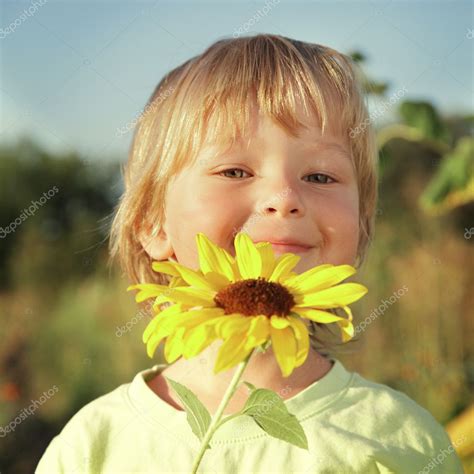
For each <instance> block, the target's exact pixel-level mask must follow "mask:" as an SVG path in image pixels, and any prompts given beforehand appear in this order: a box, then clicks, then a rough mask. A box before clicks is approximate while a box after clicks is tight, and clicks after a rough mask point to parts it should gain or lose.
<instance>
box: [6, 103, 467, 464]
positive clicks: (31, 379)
mask: <svg viewBox="0 0 474 474" xmlns="http://www.w3.org/2000/svg"><path fill="white" fill-rule="evenodd" d="M414 107H415V112H413V110H414V109H413V105H412V108H411V109H410V107H408V108H406V107H405V112H403V109H401V115H400V121H401V123H403V124H404V126H405V127H408V128H410V127H411V129H412V130H413V129H415V130H418V133H419V136H418V139H414V140H413V139H411V138H410V137H409V136H408V135H406V134H405V136H403V133H406V132H407V128H405V129H402V131H401V133H399V134H398V135H397V133H394V130H393V129H392V130H391V131H390V130H388V132H387V130H385V132H384V133H385V138H384V140H385V142H384V143H381V153H380V157H381V160H380V166H381V183H380V202H379V206H378V212H377V214H378V215H377V226H376V236H375V242H374V245H373V247H372V249H371V250H370V252H369V258H368V261H367V263H366V265H365V266H364V268H363V269H361V271H360V273H359V275H358V280H357V281H360V282H362V283H364V284H365V285H366V286H367V287H368V288H369V293H368V295H367V296H366V297H364V298H363V299H362V300H361V301H359V302H358V303H357V304H355V305H354V316H355V324H356V325H357V324H359V329H361V328H363V330H360V331H359V332H358V338H357V339H358V340H357V341H355V342H353V343H350V344H348V345H347V346H345V347H344V348H343V349H344V350H343V351H342V352H341V353H340V354H338V355H337V357H338V358H339V359H340V360H341V361H342V362H343V363H344V364H345V365H346V367H347V368H348V369H350V370H354V371H357V372H359V373H360V374H361V375H363V376H364V377H366V378H368V379H371V380H374V381H377V382H381V383H384V384H387V385H389V386H391V387H393V388H395V389H397V390H401V391H403V392H405V393H406V394H407V395H409V396H410V397H412V398H413V399H414V400H415V401H416V402H418V403H419V404H420V405H421V406H423V407H425V408H426V409H427V410H429V411H430V412H431V413H432V414H433V415H434V416H435V418H436V419H437V420H438V421H439V422H440V423H442V424H443V425H445V426H446V427H447V429H448V431H449V433H450V435H451V439H452V441H453V442H455V443H456V444H458V443H457V440H459V439H461V438H462V439H463V440H464V441H463V442H462V443H461V444H459V446H456V449H457V450H458V452H459V454H460V455H461V456H462V458H463V462H464V464H465V469H466V472H473V471H474V448H473V446H474V441H473V439H472V433H473V419H474V417H473V415H472V408H471V411H466V410H469V409H470V407H471V406H472V404H473V386H474V344H472V341H473V340H474V317H473V316H474V312H473V309H472V308H473V306H474V292H473V291H472V289H473V288H474V272H473V271H472V268H473V267H474V265H473V264H474V259H473V243H474V229H473V233H472V235H471V234H470V229H472V228H473V227H474V205H473V201H472V185H471V184H470V183H472V178H473V175H474V172H473V169H472V168H473V166H472V163H473V160H474V156H473V155H472V147H471V145H470V143H471V142H470V141H469V140H472V138H470V139H469V138H467V135H468V132H469V131H470V130H471V129H472V124H473V120H472V117H450V118H443V121H442V123H441V122H440V123H441V125H440V124H438V127H434V126H433V123H434V122H432V121H433V120H438V121H439V120H441V119H439V117H437V116H436V115H430V113H431V112H432V111H433V110H432V108H430V107H428V108H427V107H426V104H425V105H423V104H421V105H420V104H418V105H417V104H416V103H415V106H414ZM417 107H418V108H417ZM430 111H431V112H430ZM404 113H405V115H404ZM410 114H411V115H410ZM430 120H431V121H430ZM440 127H441V128H440ZM445 131H448V132H449V133H448V135H446V133H445ZM399 132H400V130H399ZM389 133H392V135H391V136H390V140H386V137H387V134H389ZM380 136H381V137H383V136H384V135H383V133H382V131H381V132H380ZM420 136H421V138H420ZM462 139H466V140H467V143H468V145H463V146H464V147H465V149H463V150H461V151H460V149H459V147H457V145H459V143H460V142H461V140H462ZM440 143H444V145H443V146H441V147H440V146H439V144H440ZM433 144H434V145H433ZM437 147H438V148H437ZM0 166H1V170H0V171H1V173H0V176H1V177H0V225H1V226H2V227H5V226H6V225H8V224H9V223H11V222H14V221H15V219H16V218H17V217H18V216H19V214H20V213H21V212H22V209H24V208H26V207H28V206H29V205H30V203H31V201H32V200H38V199H39V197H40V196H42V195H43V193H44V192H47V191H48V190H50V189H51V188H52V187H53V186H57V188H58V190H59V191H58V192H57V194H56V195H54V196H52V197H51V198H50V199H48V201H47V203H45V204H44V205H42V206H40V207H39V208H38V209H37V210H36V211H35V213H34V215H32V216H31V217H28V218H27V219H26V220H25V221H23V222H21V224H20V225H18V226H17V228H16V229H15V231H14V232H11V233H9V234H8V235H5V236H4V237H3V238H2V239H0V244H1V247H0V249H1V250H0V262H1V268H2V271H1V274H0V314H1V316H2V324H1V325H0V337H1V340H2V344H1V346H0V367H1V372H0V404H1V410H0V426H2V427H5V426H7V425H10V426H11V427H12V430H11V432H9V433H8V434H7V435H6V436H2V443H1V444H0V446H1V447H0V459H1V465H0V471H1V472H2V473H3V472H8V473H10V472H12V473H31V472H33V470H34V467H35V466H36V464H37V462H38V460H39V458H40V456H41V455H42V453H43V452H44V449H45V448H46V446H47V445H48V443H49V442H50V440H51V439H52V437H53V436H55V435H56V434H57V433H58V432H59V431H60V430H61V429H62V427H63V426H64V424H65V423H66V422H67V420H68V419H69V418H70V417H71V416H72V415H73V414H74V413H76V412H77V411H78V410H79V409H80V408H81V407H82V406H84V405H85V404H86V403H88V402H89V401H91V400H93V399H94V398H96V397H98V396H100V395H103V394H104V393H107V392H108V391H110V390H113V389H114V388H116V387H117V386H118V385H120V384H123V383H128V382H130V381H131V380H132V378H133V376H134V375H135V374H136V373H137V372H138V371H139V370H143V369H144V368H147V367H151V366H152V365H154V364H155V363H157V362H160V361H159V360H155V361H152V360H150V359H148V357H147V356H146V352H145V346H144V345H143V343H142V342H141V335H142V332H143V330H144V328H145V326H146V322H147V320H148V316H147V315H145V314H144V313H143V312H139V308H138V306H137V305H136V303H135V302H134V300H133V295H132V294H131V293H130V292H128V293H127V292H126V287H127V285H128V282H127V281H126V280H125V279H124V278H123V277H122V276H121V274H120V271H119V270H118V269H117V268H112V269H109V268H107V266H106V262H107V231H108V225H109V224H110V216H111V213H112V211H113V207H114V206H115V204H116V202H117V199H118V196H119V195H120V192H121V179H120V171H119V164H118V163H114V164H110V165H105V164H103V163H101V162H100V161H99V160H97V161H95V162H94V160H91V159H88V160H85V159H84V157H79V156H74V155H71V156H50V155H48V154H47V153H46V152H44V151H43V150H41V149H40V148H39V147H38V146H37V145H35V144H34V143H32V142H30V141H29V140H27V139H25V140H23V141H21V142H19V143H18V144H16V145H15V146H12V147H6V146H4V147H3V148H1V149H0ZM470 186H471V188H470ZM470 189H471V190H470ZM453 196H454V197H453ZM384 300H385V301H386V303H384ZM377 308H383V309H381V310H379V311H378V314H377V315H375V313H374V310H376V309H377ZM371 315H372V316H371ZM364 320H365V326H364V325H360V324H361V323H362V321H364ZM127 323H128V327H127V326H126V325H127ZM45 394H46V395H45ZM41 397H43V398H41ZM40 399H41V400H42V402H40V403H38V401H39V400H40ZM33 401H37V402H36V404H35V405H34V410H32V413H31V414H28V416H26V417H25V419H21V420H19V422H18V423H13V424H12V420H15V419H16V417H18V416H20V414H21V413H24V410H25V408H26V407H28V406H31V404H32V402H33ZM32 441H33V442H32Z"/></svg>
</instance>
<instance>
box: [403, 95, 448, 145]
mask: <svg viewBox="0 0 474 474" xmlns="http://www.w3.org/2000/svg"><path fill="white" fill-rule="evenodd" d="M399 113H400V115H401V117H402V119H403V122H404V123H405V124H406V125H409V126H410V127H413V128H415V129H417V130H418V132H419V133H420V134H421V137H423V138H425V139H428V140H430V139H431V140H439V141H441V142H444V143H449V142H450V140H451V134H450V132H449V130H448V129H447V127H446V125H445V124H444V123H443V122H442V120H441V118H440V116H439V115H438V112H437V111H436V109H435V108H434V107H433V105H431V104H430V103H429V102H414V101H408V100H407V101H404V102H402V103H401V104H400V107H399Z"/></svg>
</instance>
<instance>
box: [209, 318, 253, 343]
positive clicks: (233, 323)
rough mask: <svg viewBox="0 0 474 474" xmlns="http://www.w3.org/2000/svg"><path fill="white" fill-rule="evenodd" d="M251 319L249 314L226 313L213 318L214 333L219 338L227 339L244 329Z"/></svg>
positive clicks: (247, 326)
mask: <svg viewBox="0 0 474 474" xmlns="http://www.w3.org/2000/svg"><path fill="white" fill-rule="evenodd" d="M251 320H252V317H251V316H241V315H240V314H228V315H225V316H222V317H221V318H218V319H216V320H215V324H213V325H214V327H215V330H216V334H217V335H218V336H219V337H220V338H221V339H228V338H229V337H231V336H233V335H234V334H236V333H241V332H244V331H246V330H247V329H248V328H249V326H250V322H251Z"/></svg>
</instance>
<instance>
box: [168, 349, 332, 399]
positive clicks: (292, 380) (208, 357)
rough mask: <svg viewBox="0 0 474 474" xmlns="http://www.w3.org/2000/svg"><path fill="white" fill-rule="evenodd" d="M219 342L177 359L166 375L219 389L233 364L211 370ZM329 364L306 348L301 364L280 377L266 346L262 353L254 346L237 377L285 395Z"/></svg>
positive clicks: (321, 373) (306, 383) (305, 384)
mask: <svg viewBox="0 0 474 474" xmlns="http://www.w3.org/2000/svg"><path fill="white" fill-rule="evenodd" d="M220 345H221V341H214V343H213V344H211V345H210V346H209V347H207V348H206V349H205V350H204V351H203V352H201V354H199V355H198V356H196V357H194V358H192V359H189V360H186V359H184V358H180V359H178V360H177V361H176V362H175V363H174V364H173V366H172V367H170V368H169V369H171V370H168V372H169V373H170V378H173V377H171V374H173V375H175V376H177V377H178V379H177V380H179V379H181V380H186V381H187V382H186V385H187V386H189V384H188V382H189V381H193V382H194V383H193V382H191V385H195V384H197V386H199V389H200V390H201V391H204V392H207V393H210V394H216V393H223V392H224V391H225V390H226V388H227V387H228V386H229V384H230V381H231V380H232V377H233V375H234V373H235V371H236V370H237V367H233V368H232V369H229V370H224V371H222V372H220V373H218V374H214V372H213V369H214V364H215V361H216V359H217V353H218V350H219V346H220ZM331 367H332V364H331V361H330V360H329V359H327V358H326V357H324V356H322V355H321V354H319V353H318V352H316V351H315V350H314V349H312V348H310V350H309V353H308V357H307V359H306V361H305V362H304V364H303V365H301V366H300V367H297V368H295V369H294V370H293V372H292V373H291V374H290V375H289V376H288V377H283V375H282V373H281V369H280V366H279V365H278V363H277V361H276V359H275V355H274V353H273V349H272V346H270V347H269V348H268V349H267V350H266V352H265V353H262V352H257V351H256V350H255V351H254V352H253V354H252V356H251V357H250V360H249V362H248V364H247V366H246V368H245V370H244V373H243V375H242V377H241V381H243V380H245V381H247V382H250V383H252V384H253V385H255V386H256V387H257V388H267V389H270V390H273V391H274V392H277V393H279V394H280V396H282V398H288V397H291V396H293V395H294V394H295V393H297V392H299V391H301V390H303V389H304V388H306V387H308V386H309V385H311V384H312V383H313V382H315V381H317V380H319V379H320V378H322V377H323V376H324V375H325V374H326V373H327V372H329V370H330V369H331ZM282 393H284V394H287V396H286V397H285V396H283V395H282Z"/></svg>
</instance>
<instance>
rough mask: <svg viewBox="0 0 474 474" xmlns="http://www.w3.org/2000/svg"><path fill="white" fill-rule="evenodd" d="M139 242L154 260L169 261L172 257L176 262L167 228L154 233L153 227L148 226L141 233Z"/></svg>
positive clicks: (164, 227)
mask: <svg viewBox="0 0 474 474" xmlns="http://www.w3.org/2000/svg"><path fill="white" fill-rule="evenodd" d="M138 240H139V241H140V243H141V244H142V247H143V248H144V249H145V252H146V253H147V254H148V255H149V256H150V257H151V258H152V259H153V260H157V261H162V260H168V258H170V257H173V258H174V259H175V260H176V255H175V254H174V249H173V247H172V245H171V241H170V238H169V235H168V232H167V231H166V226H163V227H161V228H159V230H158V232H153V228H152V226H151V225H150V226H147V227H145V228H144V229H143V230H142V231H141V232H140V234H139V237H138Z"/></svg>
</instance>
